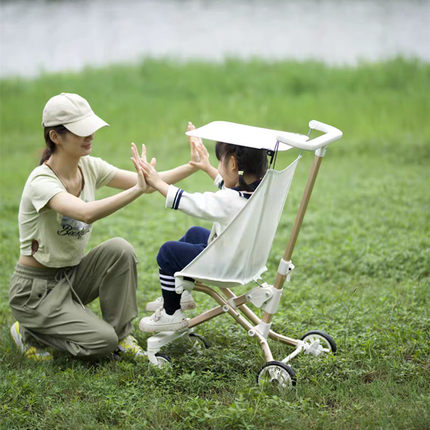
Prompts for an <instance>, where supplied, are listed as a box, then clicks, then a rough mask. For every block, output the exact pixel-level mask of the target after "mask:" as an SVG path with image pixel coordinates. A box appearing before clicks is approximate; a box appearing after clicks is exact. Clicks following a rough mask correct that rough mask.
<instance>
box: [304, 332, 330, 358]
mask: <svg viewBox="0 0 430 430" xmlns="http://www.w3.org/2000/svg"><path fill="white" fill-rule="evenodd" d="M301 340H303V341H304V342H306V343H307V344H308V345H309V346H310V345H311V344H312V343H314V342H316V341H319V343H320V345H321V348H320V353H321V354H330V353H332V354H336V351H337V347H336V343H335V341H334V340H333V338H332V337H331V336H329V335H328V334H327V333H324V332H323V331H320V330H312V331H308V332H307V333H306V334H305V335H304V336H302V339H301ZM316 355H320V354H316Z"/></svg>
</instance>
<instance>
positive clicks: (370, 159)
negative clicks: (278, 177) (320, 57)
mask: <svg viewBox="0 0 430 430" xmlns="http://www.w3.org/2000/svg"><path fill="white" fill-rule="evenodd" d="M0 91H1V94H0V95H1V99H0V101H1V116H0V118H1V123H0V127H1V166H0V167H1V170H0V172H1V177H0V181H1V182H0V184H1V185H0V187H1V188H0V189H1V196H0V213H1V219H0V257H1V258H0V270H1V275H2V276H1V277H0V322H1V326H0V428H5V429H15V428H16V429H18V428H20V429H21V428H38V429H52V428H60V429H61V428H67V429H100V428H118V429H124V428H127V429H128V428H137V429H139V428H141V429H196V428H206V429H227V428H229V429H230V428H231V429H287V428H288V429H323V428H324V429H326V428H330V429H423V430H424V429H428V428H430V376H429V375H430V337H429V330H430V316H429V308H430V300H429V299H430V278H429V275H430V216H429V215H430V180H429V179H430V173H429V172H430V168H429V167H430V126H429V118H430V98H429V94H430V66H429V64H423V63H420V62H416V61H412V60H411V61H406V60H402V59H397V60H393V61H388V62H384V63H379V64H362V65H360V66H358V67H355V68H352V67H347V68H331V67H327V66H324V65H322V64H319V63H314V62H306V63H295V62H274V63H269V62H262V61H257V60H255V61H248V62H242V61H236V60H229V61H226V62H225V63H223V64H211V63H198V62H194V63H187V64H176V63H172V62H169V61H167V60H166V61H153V60H147V61H145V62H143V63H142V64H141V65H140V66H115V67H109V68H104V69H87V70H85V71H83V72H81V73H77V74H67V73H65V74H55V75H44V76H41V77H40V78H37V79H34V80H23V79H8V80H2V81H0ZM61 91H67V92H77V93H79V94H81V95H83V96H84V97H86V98H87V99H88V100H89V101H90V103H91V105H92V107H93V108H94V110H95V112H96V113H98V114H99V115H100V116H101V117H102V118H103V119H105V120H106V121H107V122H109V123H110V124H111V126H110V127H109V128H105V129H103V130H101V131H100V132H98V133H97V136H96V140H95V142H94V145H93V155H96V156H100V157H102V158H104V159H106V160H107V161H109V162H111V163H112V164H115V165H117V166H119V167H122V168H131V162H130V160H129V143H130V142H131V141H134V142H136V143H141V142H145V143H146V144H147V146H148V151H149V153H150V156H156V157H157V160H158V167H159V169H161V170H163V169H167V168H171V167H174V166H175V165H177V164H179V163H185V162H187V160H188V158H187V157H188V152H189V151H188V146H187V143H186V139H185V137H184V135H183V131H184V129H185V126H186V122H187V121H188V120H192V121H193V122H194V123H195V124H196V125H197V126H199V125H202V124H204V123H206V122H209V121H212V120H229V121H235V122H241V123H247V124H252V125H257V126H263V127H269V128H277V129H284V130H289V131H297V132H301V133H306V132H307V122H308V121H309V120H310V119H317V120H320V121H323V122H327V123H329V124H333V125H335V126H336V127H338V128H340V129H341V130H343V132H344V138H343V139H342V140H341V141H339V142H336V143H334V144H333V145H331V146H330V147H329V149H328V151H327V155H326V158H325V159H324V160H323V163H322V166H321V170H320V174H319V177H318V179H317V183H316V185H315V189H314V193H313V196H312V199H311V201H310V204H309V208H308V212H307V214H306V217H305V220H304V224H303V228H302V231H301V233H300V236H299V239H298V242H297V246H296V249H295V252H294V255H293V261H294V264H295V266H296V270H295V272H294V274H293V277H292V280H291V283H290V284H289V285H288V286H286V288H285V289H284V294H283V298H282V303H281V306H280V310H279V313H278V314H277V315H276V316H275V318H274V328H275V330H276V331H278V332H281V333H284V334H286V335H287V336H290V337H301V336H302V335H303V334H304V333H306V332H307V331H309V330H311V329H319V330H324V331H326V332H328V333H329V334H330V335H332V336H333V337H334V339H335V340H336V342H337V345H338V355H336V356H329V357H325V358H314V357H311V356H299V357H298V358H296V359H295V360H293V361H292V363H291V364H292V367H293V368H294V369H295V371H296V375H297V379H298V383H297V386H296V387H295V388H294V389H292V390H291V391H288V392H284V393H282V392H272V391H270V390H262V389H260V388H259V387H258V386H257V384H256V380H255V379H256V374H257V372H258V371H259V369H260V368H261V366H262V364H263V359H262V357H261V353H260V349H259V347H258V345H257V344H256V343H255V342H254V340H253V339H251V338H250V337H248V336H247V334H246V333H245V332H244V331H243V330H240V329H239V328H238V326H237V325H234V324H233V323H232V321H230V319H229V318H228V317H227V316H223V317H220V318H217V319H215V320H212V321H211V322H209V323H207V324H205V325H203V326H201V327H199V328H198V330H197V332H198V333H200V334H203V335H204V336H205V337H206V338H207V340H208V341H209V342H210V343H211V344H212V346H211V347H210V348H209V349H206V350H203V351H202V350H196V349H193V348H191V347H190V346H191V344H190V342H189V341H188V340H186V339H183V340H180V341H178V342H177V343H175V344H172V345H170V346H168V347H166V348H165V350H164V351H163V352H165V353H167V354H169V355H170V356H171V357H172V360H173V366H172V367H171V368H170V369H155V368H151V367H149V366H148V364H147V363H146V362H143V363H134V362H133V361H132V360H129V359H124V360H123V361H121V362H116V361H110V360H108V359H106V360H100V361H97V362H88V361H80V360H77V359H73V358H71V357H69V356H67V355H65V354H62V353H57V354H56V355H55V359H54V360H53V361H52V362H50V363H48V364H46V363H45V364H38V363H33V362H28V361H26V360H24V359H23V358H22V357H21V356H20V354H19V353H18V352H17V350H16V348H15V345H14V343H13V341H12V339H11V338H10V335H9V328H10V326H11V324H12V323H13V321H14V320H13V318H12V315H11V312H10V309H9V306H8V283H9V278H10V275H11V274H12V272H13V269H14V265H15V263H16V260H17V258H18V252H19V244H18V228H17V213H18V206H19V201H20V195H21V192H22V188H23V185H24V183H25V180H26V178H27V176H28V174H29V173H30V171H31V170H32V169H33V168H34V167H35V166H36V165H37V164H38V158H39V156H40V153H41V150H42V149H43V146H44V142H43V137H42V129H41V126H40V121H41V110H42V107H43V105H44V104H45V102H46V101H47V99H48V98H49V97H51V96H52V95H54V94H57V93H59V92H61ZM208 149H209V150H210V151H212V152H213V145H212V144H210V143H208ZM295 156H297V152H294V151H290V153H288V154H282V155H281V156H279V157H278V161H277V166H278V167H282V166H285V165H287V163H288V162H289V161H290V160H292V159H293V158H295ZM212 159H213V160H214V159H215V157H214V156H212ZM312 159H313V155H312V154H311V153H306V154H304V157H303V159H302V160H301V162H300V164H299V167H298V169H297V172H296V177H295V180H294V181H293V185H292V188H291V191H290V196H289V199H288V201H287V205H286V211H285V213H284V217H283V218H282V220H281V223H280V227H279V229H278V234H277V237H276V239H275V242H274V244H273V248H272V253H271V256H270V259H269V263H268V268H269V270H268V272H267V274H266V276H265V280H266V281H267V282H273V280H274V277H275V273H276V268H277V265H278V262H279V258H280V257H281V256H282V254H283V250H284V247H285V244H286V241H287V239H288V237H289V232H290V229H291V226H292V222H293V220H294V216H295V213H296V211H297V207H298V204H299V201H300V198H301V194H302V192H303V188H304V184H305V181H306V179H307V175H308V172H309V169H310V166H311V164H312ZM181 186H182V187H183V188H185V189H186V190H190V191H201V190H207V189H211V188H212V185H211V181H210V180H209V179H208V178H207V177H205V175H204V174H203V173H201V172H199V173H196V174H195V175H194V176H192V177H189V178H187V179H186V180H184V181H183V182H182V183H181ZM111 193H112V191H111V190H109V189H103V190H101V191H100V193H99V197H103V196H107V195H109V194H111ZM194 224H199V225H204V226H209V225H208V224H207V223H204V222H200V221H199V222H196V221H195V220H193V219H191V218H188V217H186V216H185V215H183V214H181V213H178V212H176V211H175V212H174V211H168V210H166V209H164V205H163V198H162V197H161V196H159V195H156V194H152V195H144V196H143V197H142V198H140V199H139V200H138V201H136V202H134V203H133V204H131V205H130V206H128V207H127V208H124V209H122V210H121V211H119V212H118V213H116V214H114V215H112V216H110V217H108V218H106V219H104V220H101V221H98V222H97V223H96V224H95V227H94V230H93V234H92V237H91V239H90V247H93V246H95V245H97V244H98V243H100V242H101V241H103V240H106V239H108V238H110V237H113V236H122V237H123V238H125V239H127V240H128V241H130V242H131V243H132V244H133V245H134V247H135V249H136V252H137V255H138V258H139V266H138V271H139V290H138V303H139V307H140V309H144V304H145V302H146V301H148V300H152V299H154V298H155V297H157V296H158V294H159V286H158V282H157V278H158V276H157V266H156V262H155V255H156V252H157V250H158V248H159V246H160V245H161V244H162V243H163V242H164V241H166V240H172V239H177V238H178V237H179V236H180V235H181V233H182V232H184V231H185V230H186V229H187V228H188V227H190V226H192V225H194ZM195 296H196V299H197V300H198V303H199V304H198V308H197V311H200V312H201V311H202V310H204V309H205V308H208V307H209V306H211V305H212V303H211V302H210V301H209V299H207V298H205V297H201V296H200V295H197V294H195ZM91 308H92V309H93V310H94V311H97V309H98V306H97V303H94V304H92V305H91ZM142 315H144V313H143V312H140V315H139V316H142ZM137 322H138V320H136V321H135V323H136V331H135V335H136V337H137V338H138V339H139V341H140V342H141V344H142V345H145V342H146V339H147V337H148V336H147V335H145V334H143V333H140V332H139V331H138V330H137ZM273 352H274V356H275V359H278V360H280V359H282V358H284V357H285V356H286V355H288V354H289V353H290V352H291V348H289V347H288V346H280V345H276V344H273Z"/></svg>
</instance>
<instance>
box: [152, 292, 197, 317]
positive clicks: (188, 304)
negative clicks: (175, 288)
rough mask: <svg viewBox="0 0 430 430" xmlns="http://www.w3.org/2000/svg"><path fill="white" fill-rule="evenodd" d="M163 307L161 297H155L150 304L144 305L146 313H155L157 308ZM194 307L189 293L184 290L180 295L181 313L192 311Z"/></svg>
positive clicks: (194, 304)
mask: <svg viewBox="0 0 430 430" xmlns="http://www.w3.org/2000/svg"><path fill="white" fill-rule="evenodd" d="M163 305H164V300H163V297H157V298H156V299H155V300H153V301H152V302H148V303H147V304H146V307H145V309H146V310H147V311H148V312H155V311H156V310H157V309H158V308H162V307H163ZM195 307H196V303H195V302H194V300H193V296H192V295H191V293H190V292H189V291H187V290H184V292H183V293H182V295H181V309H182V310H183V311H189V310H190V309H194V308H195Z"/></svg>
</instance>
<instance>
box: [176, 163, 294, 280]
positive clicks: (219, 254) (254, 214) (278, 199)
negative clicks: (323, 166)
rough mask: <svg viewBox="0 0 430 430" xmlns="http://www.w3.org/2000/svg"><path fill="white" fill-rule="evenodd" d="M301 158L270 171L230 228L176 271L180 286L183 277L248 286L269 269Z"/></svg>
mask: <svg viewBox="0 0 430 430" xmlns="http://www.w3.org/2000/svg"><path fill="white" fill-rule="evenodd" d="M299 158H300V157H299ZM299 158H297V159H296V160H295V161H293V162H292V163H291V164H290V165H289V166H288V167H287V168H286V169H284V170H282V171H280V172H278V171H276V170H272V169H270V170H268V171H267V173H266V175H265V176H264V178H263V180H262V181H261V183H260V185H259V187H258V188H257V190H256V191H255V192H254V194H253V195H252V197H251V198H250V199H249V200H248V202H247V203H246V205H245V206H244V207H243V208H242V210H241V211H240V212H239V213H238V214H237V215H236V217H235V218H234V219H233V221H232V222H231V223H230V224H229V225H228V226H227V228H226V229H225V230H224V231H223V232H222V233H221V234H220V235H219V236H218V237H217V238H216V239H215V240H214V241H213V242H211V243H210V244H209V245H208V247H207V248H206V249H205V250H204V251H203V252H202V253H201V254H199V255H198V256H197V257H196V258H195V259H194V260H193V261H192V262H191V263H190V264H188V266H186V267H185V268H184V269H183V270H182V271H180V272H176V273H175V276H176V277H177V283H176V285H177V286H179V284H180V283H181V281H180V278H181V277H184V276H186V277H190V278H193V279H195V280H196V281H200V282H203V283H205V282H209V283H210V284H212V285H215V286H219V287H234V286H238V285H246V284H248V283H249V282H251V281H253V280H256V279H258V278H259V277H260V275H261V274H262V273H263V272H264V271H266V270H267V268H266V262H267V259H268V258H269V253H270V249H271V247H272V243H273V239H274V237H275V233H276V229H277V227H278V223H279V219H280V217H281V214H282V211H283V208H284V204H285V200H286V198H287V195H288V191H289V189H290V185H291V181H292V179H293V176H294V172H295V170H296V166H297V163H298V160H299ZM178 278H179V279H178Z"/></svg>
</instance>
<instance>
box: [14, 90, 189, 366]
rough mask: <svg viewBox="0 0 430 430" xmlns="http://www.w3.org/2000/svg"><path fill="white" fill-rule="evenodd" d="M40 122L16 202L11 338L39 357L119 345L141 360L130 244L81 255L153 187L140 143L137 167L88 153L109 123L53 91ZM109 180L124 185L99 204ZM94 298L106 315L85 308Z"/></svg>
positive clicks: (181, 174)
mask: <svg viewBox="0 0 430 430" xmlns="http://www.w3.org/2000/svg"><path fill="white" fill-rule="evenodd" d="M42 125H43V126H44V135H45V141H46V144H47V148H46V149H45V152H44V154H43V156H42V160H41V164H40V166H38V167H36V168H35V169H34V170H33V171H32V173H31V174H30V176H29V178H28V180H27V182H26V184H25V187H24V191H23V194H22V198H21V203H20V208H19V216H18V221H19V233H20V257H19V260H18V263H17V265H16V267H15V271H14V273H13V275H12V278H11V282H10V288H9V303H10V306H11V309H12V314H13V315H14V317H15V318H16V320H17V321H16V322H15V323H14V324H13V325H12V328H11V334H12V337H13V339H14V341H15V343H16V344H17V346H18V347H19V348H20V350H21V351H22V352H23V354H24V355H25V356H26V357H27V358H31V359H35V360H49V359H51V358H52V354H51V352H50V351H49V348H47V347H52V348H54V349H58V350H63V351H68V352H69V353H71V354H72V355H74V356H79V357H89V356H99V355H105V354H109V353H111V352H113V351H115V350H118V351H120V352H125V353H131V354H132V355H133V356H135V357H144V355H145V354H144V352H143V350H142V348H141V347H140V346H139V345H138V344H137V341H136V339H135V338H134V337H133V336H131V334H130V332H131V321H132V320H133V318H135V317H136V315H137V304H136V287H137V271H136V263H137V260H136V256H135V253H134V249H133V247H132V246H131V245H130V244H129V243H128V242H126V241H125V240H123V239H121V238H114V239H110V240H108V241H106V242H104V243H102V244H100V245H99V246H97V247H96V248H94V249H92V250H91V251H90V252H89V253H88V254H86V255H84V250H85V247H86V245H87V242H88V239H89V236H90V233H91V229H92V223H93V222H94V221H97V220H99V219H101V218H104V217H106V216H108V215H110V214H112V213H113V212H115V211H117V210H118V209H120V208H122V207H124V206H126V205H127V204H129V203H131V202H132V201H133V200H135V199H136V198H138V197H139V196H140V195H142V194H143V193H144V192H148V191H151V190H150V189H149V187H148V185H147V184H146V182H145V179H144V176H143V173H142V170H141V167H140V165H139V159H140V157H139V154H138V152H137V148H136V146H135V145H134V144H132V161H133V164H134V166H135V168H136V171H137V173H134V172H129V171H126V170H121V169H117V168H115V167H114V166H112V165H110V164H108V163H107V162H105V161H103V160H101V159H100V158H95V157H91V156H90V155H89V154H90V153H91V145H92V141H93V139H94V133H95V132H96V131H97V130H98V129H100V128H101V127H104V126H107V125H108V124H107V123H106V122H105V121H103V120H102V119H101V118H99V117H98V116H97V115H95V114H94V112H93V111H92V109H91V107H90V105H89V104H88V102H87V101H86V100H85V99H84V98H82V97H80V96H79V95H77V94H70V93H61V94H59V95H57V96H54V97H52V98H51V99H50V100H49V101H48V102H47V104H46V106H45V108H44V110H43V121H42ZM192 152H193V147H192ZM142 159H143V160H146V155H145V154H144V152H142ZM196 170H197V169H196V168H195V167H193V166H192V165H191V164H186V165H183V166H179V167H177V168H175V169H172V170H170V171H166V172H163V173H162V174H161V175H162V177H163V179H164V180H165V181H166V182H167V183H175V182H177V181H179V180H180V179H182V178H185V177H186V176H188V175H189V174H191V173H193V172H194V171H196ZM104 185H107V186H109V187H114V188H118V189H121V190H123V191H122V192H120V193H118V194H116V195H113V196H111V197H107V198H104V199H101V200H95V190H96V189H97V188H99V187H101V186H104ZM97 297H99V299H100V307H101V313H102V319H101V318H99V317H97V316H96V315H95V314H94V313H92V312H91V311H90V310H89V309H88V308H87V307H85V305H86V304H87V303H89V302H91V301H93V300H94V299H95V298H97Z"/></svg>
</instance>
